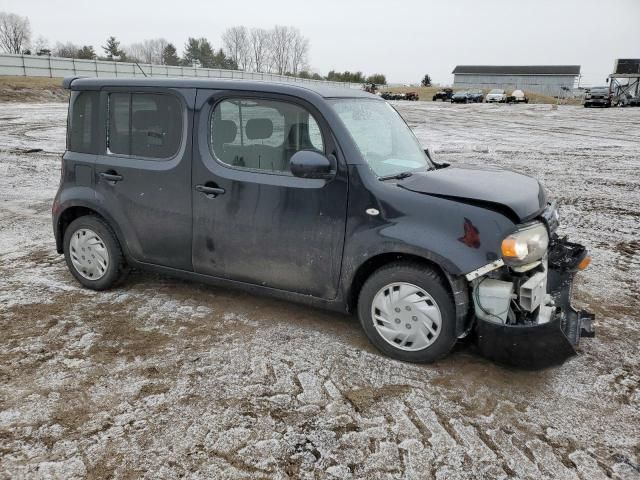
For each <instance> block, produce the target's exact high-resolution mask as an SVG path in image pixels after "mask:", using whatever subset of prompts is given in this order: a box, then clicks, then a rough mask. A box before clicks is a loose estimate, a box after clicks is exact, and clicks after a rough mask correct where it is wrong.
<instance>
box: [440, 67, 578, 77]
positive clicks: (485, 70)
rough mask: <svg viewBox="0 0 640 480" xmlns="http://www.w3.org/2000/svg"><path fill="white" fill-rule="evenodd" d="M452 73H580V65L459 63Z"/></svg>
mask: <svg viewBox="0 0 640 480" xmlns="http://www.w3.org/2000/svg"><path fill="white" fill-rule="evenodd" d="M451 73H458V74H480V75H483V74H485V75H580V65H458V66H456V68H454V69H453V72H451Z"/></svg>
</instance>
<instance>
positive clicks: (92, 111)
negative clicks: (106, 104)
mask: <svg viewBox="0 0 640 480" xmlns="http://www.w3.org/2000/svg"><path fill="white" fill-rule="evenodd" d="M99 101H100V96H99V92H79V93H77V94H75V95H73V96H72V97H71V109H70V112H69V113H70V115H69V125H68V133H67V150H70V151H72V152H79V153H98V139H97V134H98V111H99Z"/></svg>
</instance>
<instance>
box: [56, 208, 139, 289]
mask: <svg viewBox="0 0 640 480" xmlns="http://www.w3.org/2000/svg"><path fill="white" fill-rule="evenodd" d="M64 257H65V260H66V262H67V266H68V267H69V271H70V272H71V274H72V275H73V276H74V277H75V278H76V280H78V282H80V283H81V284H82V285H83V286H85V287H87V288H90V289H92V290H106V289H107V288H110V287H112V286H114V285H115V284H117V283H118V282H119V281H121V280H122V279H124V277H126V274H127V272H128V270H127V266H126V263H125V259H124V256H123V254H122V249H121V248H120V243H119V242H118V239H117V238H116V236H115V234H114V233H113V231H112V230H111V228H110V227H109V225H107V223H106V222H104V221H103V220H102V219H101V218H98V217H96V216H92V215H87V216H84V217H80V218H76V219H75V220H74V221H73V222H71V224H69V226H68V227H67V229H66V231H65V233H64Z"/></svg>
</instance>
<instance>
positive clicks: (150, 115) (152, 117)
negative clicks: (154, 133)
mask: <svg viewBox="0 0 640 480" xmlns="http://www.w3.org/2000/svg"><path fill="white" fill-rule="evenodd" d="M132 121H133V128H134V129H135V130H148V129H149V128H153V127H164V126H165V125H164V123H163V115H160V114H159V113H158V111H157V110H138V111H137V112H135V113H134V114H133V119H132Z"/></svg>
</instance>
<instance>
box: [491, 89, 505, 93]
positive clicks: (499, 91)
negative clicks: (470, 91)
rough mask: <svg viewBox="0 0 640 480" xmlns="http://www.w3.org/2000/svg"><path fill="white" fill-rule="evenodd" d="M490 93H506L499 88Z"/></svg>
mask: <svg viewBox="0 0 640 480" xmlns="http://www.w3.org/2000/svg"><path fill="white" fill-rule="evenodd" d="M489 93H504V90H500V89H499V88H494V89H493V90H491V91H490V92H489Z"/></svg>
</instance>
